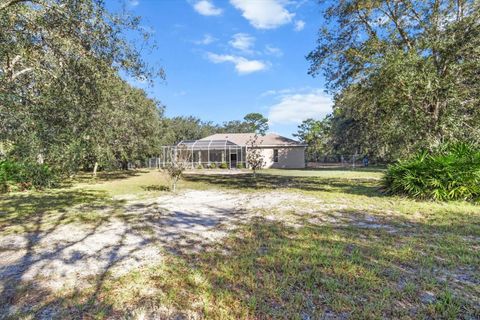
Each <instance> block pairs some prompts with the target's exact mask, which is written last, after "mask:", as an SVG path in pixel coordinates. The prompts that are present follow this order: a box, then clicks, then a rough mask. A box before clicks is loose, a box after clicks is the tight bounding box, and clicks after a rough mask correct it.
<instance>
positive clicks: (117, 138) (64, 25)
mask: <svg viewBox="0 0 480 320" xmlns="http://www.w3.org/2000/svg"><path fill="white" fill-rule="evenodd" d="M139 23H140V20H139V19H138V18H137V17H134V16H131V15H115V14H112V13H111V12H108V11H107V10H106V8H105V5H104V2H103V1H100V0H79V1H78V0H66V1H58V0H36V1H30V0H15V1H12V0H10V1H3V3H2V5H0V43H2V45H1V46H0V143H4V144H8V145H12V146H13V148H11V150H9V154H8V156H11V157H14V158H17V159H23V160H22V161H27V162H35V160H36V159H37V158H38V157H39V156H41V157H42V158H43V159H44V161H45V163H46V164H48V166H49V167H51V168H52V169H53V170H55V171H56V172H57V173H63V174H68V175H70V174H72V173H75V172H76V171H78V170H81V169H91V168H92V167H94V165H95V163H98V164H99V165H100V166H101V167H103V168H105V167H108V166H116V165H117V164H120V163H121V164H123V165H124V164H125V163H126V161H132V160H136V159H138V158H142V157H145V156H148V155H149V154H151V152H152V147H153V146H155V145H156V144H158V136H159V135H158V134H157V132H158V129H159V123H158V122H159V119H160V116H161V115H162V111H163V109H162V107H160V106H159V104H158V102H157V101H153V100H151V99H149V98H148V97H147V96H146V94H145V92H144V91H143V90H139V89H136V88H133V87H132V86H130V85H129V84H128V83H127V82H126V81H125V80H123V79H122V78H121V77H120V72H122V74H125V75H126V76H129V77H133V78H137V79H143V80H147V81H148V80H149V79H151V78H152V77H153V76H154V75H160V76H163V71H162V70H161V69H160V70H158V72H155V71H153V70H150V69H148V68H147V67H146V65H145V64H144V63H143V61H142V60H141V59H140V55H139V53H138V52H137V50H136V49H135V47H134V46H133V45H131V43H130V42H129V41H127V40H126V32H130V33H129V35H130V36H132V37H134V35H135V34H137V35H141V36H143V35H144V34H143V32H142V28H141V27H140V24H139Z"/></svg>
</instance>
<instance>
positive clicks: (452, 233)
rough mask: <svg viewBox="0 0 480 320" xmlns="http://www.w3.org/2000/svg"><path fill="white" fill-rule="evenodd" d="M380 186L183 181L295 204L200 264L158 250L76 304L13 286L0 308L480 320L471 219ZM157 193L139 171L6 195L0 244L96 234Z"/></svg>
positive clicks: (368, 175) (348, 181) (70, 298)
mask: <svg viewBox="0 0 480 320" xmlns="http://www.w3.org/2000/svg"><path fill="white" fill-rule="evenodd" d="M381 176H382V169H369V170H362V169H358V170H331V169H329V170H264V171H262V172H260V174H259V176H258V178H257V180H256V181H253V179H252V177H251V175H250V174H249V173H242V174H237V175H228V174H216V175H211V174H202V172H200V173H195V174H188V175H187V176H186V177H185V179H184V181H183V182H182V183H181V185H180V190H187V189H194V190H199V191H202V190H219V191H226V192H230V193H233V194H260V193H264V192H269V193H268V194H269V195H272V192H274V193H273V194H275V192H278V194H280V193H282V194H283V193H288V194H292V195H294V196H295V197H296V198H295V199H298V201H290V202H289V203H288V205H285V206H284V207H283V208H277V207H272V208H266V209H262V210H259V212H257V215H256V216H255V217H254V218H251V219H245V220H244V221H242V222H241V223H240V224H239V226H238V228H237V229H234V230H232V231H231V232H230V234H229V235H228V236H227V237H226V238H225V239H223V240H222V241H215V242H213V243H209V244H208V245H206V246H205V247H204V249H203V250H200V251H193V252H182V253H179V252H171V251H168V250H165V249H161V250H162V254H163V256H164V257H163V259H162V261H161V262H158V263H155V264H150V265H147V266H142V267H139V268H135V269H133V270H130V271H129V272H127V273H125V274H122V275H120V276H118V275H115V274H111V273H109V272H107V273H104V274H102V275H101V276H98V277H91V278H89V279H88V280H87V282H88V283H89V285H87V286H85V288H82V289H81V290H79V289H76V288H63V289H61V290H57V291H49V290H36V289H35V288H34V287H32V286H28V284H27V283H23V282H22V281H17V282H16V283H15V287H14V288H13V289H12V288H10V289H11V290H14V291H15V292H14V293H11V292H7V290H6V289H5V287H6V286H3V289H2V291H1V293H2V297H1V298H2V299H3V300H2V301H1V302H2V303H3V304H10V305H12V306H18V305H21V306H25V305H27V304H30V305H31V307H30V309H28V308H18V307H17V309H15V310H14V311H13V313H12V312H11V313H10V314H9V317H11V318H21V317H23V318H41V317H42V315H43V316H44V317H45V315H47V316H46V318H48V316H49V315H52V314H55V316H57V317H59V318H87V319H90V318H95V319H102V318H124V317H126V318H138V319H141V318H142V317H143V318H145V317H146V318H149V317H151V318H175V319H177V318H186V319H190V318H191V319H197V318H208V319H257V318H258V319H268V318H283V319H319V318H325V319H365V318H378V319H380V318H391V319H398V318H403V319H425V318H435V319H438V318H441V319H458V318H464V319H478V318H480V207H479V206H475V205H473V204H469V203H466V202H452V203H434V202H424V201H412V200H408V199H403V198H397V197H387V196H384V195H382V193H381V192H380V191H379V181H380V179H381ZM167 190H168V180H167V179H166V178H165V176H164V175H163V174H161V173H159V172H156V171H144V172H143V171H139V172H130V173H116V174H110V175H101V176H100V177H99V178H98V179H96V180H95V181H93V180H90V178H88V177H86V176H85V177H80V178H79V179H78V180H77V181H76V182H75V183H74V185H73V186H71V187H69V188H65V189H60V190H52V191H46V192H42V193H40V192H30V193H17V194H9V195H2V196H1V197H0V239H1V237H2V236H7V235H11V234H18V235H20V236H23V235H28V234H29V233H31V232H32V231H33V230H34V229H36V228H37V229H38V228H40V229H45V230H49V228H52V226H54V225H58V224H63V225H67V226H68V225H70V224H71V225H72V226H73V225H74V224H78V223H81V224H95V223H98V220H99V219H104V218H105V216H104V215H102V214H99V212H100V211H101V208H102V206H103V207H107V206H108V207H109V208H110V207H112V208H114V210H113V211H112V212H113V213H112V214H116V215H119V216H121V215H122V214H125V211H126V210H127V209H126V208H127V207H126V205H127V204H128V201H132V200H134V201H137V202H138V201H146V199H151V198H155V197H163V196H169V195H170V193H169V192H168V191H167ZM180 196H181V195H180ZM303 198H305V199H311V200H312V201H311V202H309V201H310V200H309V201H300V200H301V199H303ZM82 204H84V205H86V204H88V206H83V207H82ZM239 205H241V204H239ZM40 215H41V216H42V222H41V223H38V217H39V216H40ZM35 221H37V222H35ZM140 232H143V231H140ZM145 232H148V230H145ZM2 250H7V248H0V253H2ZM0 281H2V279H0ZM10 289H9V290H10ZM29 290H30V291H29ZM26 293H29V294H26ZM0 317H1V316H0Z"/></svg>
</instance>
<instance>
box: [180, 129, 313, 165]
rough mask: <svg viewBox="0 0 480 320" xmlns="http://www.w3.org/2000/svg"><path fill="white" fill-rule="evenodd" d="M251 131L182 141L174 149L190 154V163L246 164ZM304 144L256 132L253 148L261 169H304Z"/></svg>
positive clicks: (275, 135) (249, 148)
mask: <svg viewBox="0 0 480 320" xmlns="http://www.w3.org/2000/svg"><path fill="white" fill-rule="evenodd" d="M254 137H255V134H254V133H217V134H214V135H211V136H208V137H205V138H202V139H200V140H189V141H181V142H180V143H178V144H177V145H176V146H175V148H182V150H187V151H186V152H187V153H188V154H190V153H191V156H190V158H191V162H192V166H200V165H202V166H203V167H207V166H211V165H212V163H214V164H215V165H216V166H220V165H221V164H222V163H223V164H226V165H227V167H228V168H236V167H239V166H241V167H248V163H247V161H246V159H247V154H248V152H249V150H251V149H252V143H251V141H252V140H253V139H254ZM305 147H306V145H305V144H302V143H300V142H298V141H295V140H292V139H289V138H285V137H282V136H280V135H278V134H274V133H269V134H266V135H264V136H261V135H259V136H258V139H257V142H256V143H255V144H254V146H253V148H255V149H260V150H261V155H262V156H263V159H264V166H263V167H264V168H304V167H305Z"/></svg>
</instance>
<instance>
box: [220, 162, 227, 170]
mask: <svg viewBox="0 0 480 320" xmlns="http://www.w3.org/2000/svg"><path fill="white" fill-rule="evenodd" d="M219 168H220V169H228V164H227V163H226V162H222V163H220V166H219Z"/></svg>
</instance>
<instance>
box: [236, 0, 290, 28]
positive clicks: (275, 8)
mask: <svg viewBox="0 0 480 320" xmlns="http://www.w3.org/2000/svg"><path fill="white" fill-rule="evenodd" d="M230 3H231V4H232V5H233V6H234V7H235V8H236V9H238V10H240V11H242V16H243V17H244V18H245V19H247V20H248V21H249V22H250V24H251V25H252V26H254V27H255V28H257V29H275V28H278V27H280V26H282V25H284V24H287V23H290V22H291V21H292V18H293V17H294V16H295V13H291V12H289V11H288V10H287V9H285V7H284V5H285V4H286V2H284V1H280V0H258V1H252V0H230Z"/></svg>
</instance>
